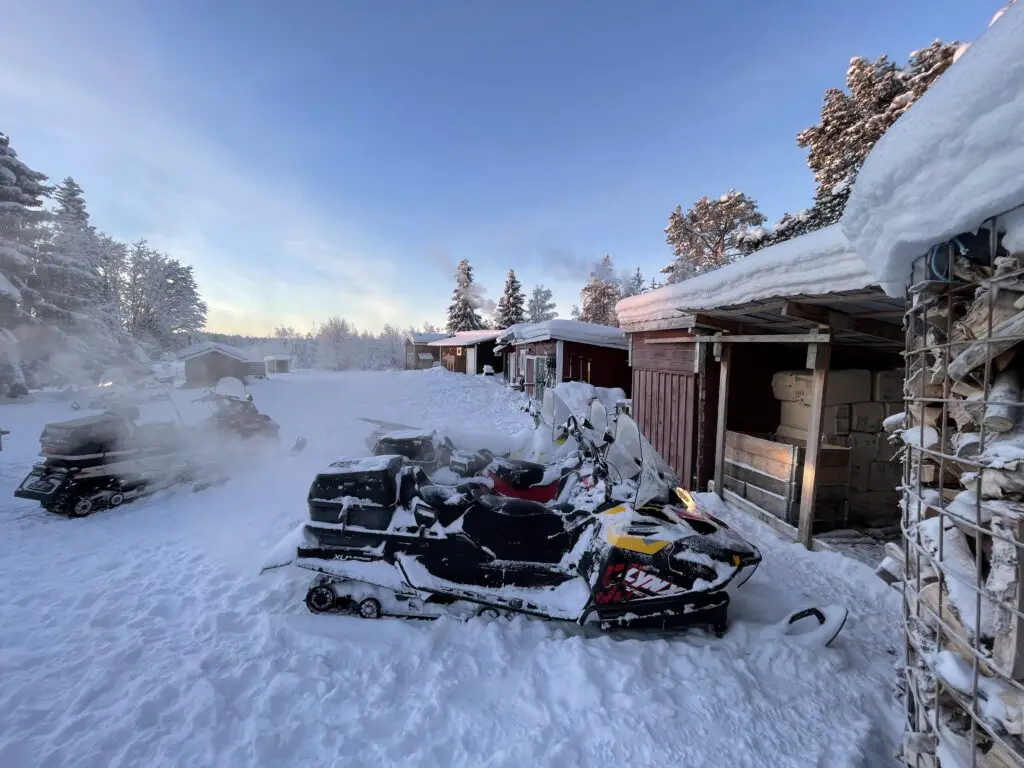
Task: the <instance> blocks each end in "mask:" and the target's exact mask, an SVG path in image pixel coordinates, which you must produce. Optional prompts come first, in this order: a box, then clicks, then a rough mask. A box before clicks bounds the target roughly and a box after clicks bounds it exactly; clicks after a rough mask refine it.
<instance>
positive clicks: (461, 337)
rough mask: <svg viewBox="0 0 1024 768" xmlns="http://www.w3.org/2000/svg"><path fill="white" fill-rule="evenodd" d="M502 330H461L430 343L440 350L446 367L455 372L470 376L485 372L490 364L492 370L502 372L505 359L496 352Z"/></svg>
mask: <svg viewBox="0 0 1024 768" xmlns="http://www.w3.org/2000/svg"><path fill="white" fill-rule="evenodd" d="M499 333H500V331H460V332H458V333H455V334H453V335H451V336H446V337H444V338H442V339H437V340H436V341H432V342H430V343H429V344H428V346H429V347H430V348H431V349H435V350H437V351H438V353H439V355H440V360H441V362H442V363H443V364H444V367H445V368H447V369H448V370H449V371H452V372H453V373H467V374H469V375H470V376H476V375H479V374H483V373H484V372H485V369H486V368H487V367H488V366H490V372H492V373H494V374H500V373H501V372H502V371H503V361H502V359H501V356H500V355H497V354H495V353H494V346H495V339H497V338H498V334H499Z"/></svg>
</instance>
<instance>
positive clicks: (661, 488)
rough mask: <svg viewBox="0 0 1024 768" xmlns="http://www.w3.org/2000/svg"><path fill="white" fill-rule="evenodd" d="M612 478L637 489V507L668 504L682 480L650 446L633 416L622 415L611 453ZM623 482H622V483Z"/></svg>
mask: <svg viewBox="0 0 1024 768" xmlns="http://www.w3.org/2000/svg"><path fill="white" fill-rule="evenodd" d="M608 465H609V467H610V468H611V470H612V475H616V473H617V474H618V475H619V476H620V477H621V481H631V482H632V483H633V484H635V485H636V486H637V489H636V498H635V500H634V504H635V506H638V507H639V506H643V505H644V504H647V503H648V502H654V501H668V500H670V499H671V498H672V489H673V488H675V487H676V486H677V485H679V479H678V477H677V476H676V474H675V472H673V471H672V468H671V467H670V466H669V465H668V462H666V461H665V459H664V458H662V456H661V454H659V453H658V452H657V451H656V450H654V446H653V445H651V444H650V443H649V442H648V441H647V439H646V438H644V436H643V434H642V433H641V432H640V427H639V426H638V425H637V423H636V422H635V421H633V419H632V417H630V416H628V415H626V414H620V415H619V417H618V419H617V420H616V425H615V441H614V442H613V443H612V445H611V447H610V448H609V450H608ZM621 481H620V482H621Z"/></svg>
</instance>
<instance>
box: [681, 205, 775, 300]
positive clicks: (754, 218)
mask: <svg viewBox="0 0 1024 768" xmlns="http://www.w3.org/2000/svg"><path fill="white" fill-rule="evenodd" d="M764 221H765V217H764V216H763V215H762V214H761V212H760V211H759V210H758V208H757V203H756V202H755V201H754V200H752V199H750V198H749V197H747V196H746V195H745V194H743V193H742V192H737V191H735V190H729V191H728V192H726V193H725V194H724V195H722V196H721V197H719V198H715V199H714V200H709V199H708V198H707V197H702V198H701V199H700V200H698V201H697V202H696V203H694V204H693V205H692V206H691V207H690V208H688V209H687V210H686V211H683V210H682V206H676V209H675V210H674V211H673V212H672V213H671V214H670V215H669V217H668V226H667V227H665V240H666V242H667V243H668V244H669V245H671V246H672V253H673V254H674V255H675V260H674V261H673V262H672V263H671V264H669V265H668V266H667V267H665V268H664V269H662V270H661V271H662V273H664V274H666V275H668V281H669V282H670V283H677V282H680V281H681V280H685V279H687V278H689V277H693V276H694V275H699V274H703V273H704V272H709V271H711V270H713V269H718V268H719V267H721V266H724V265H725V264H728V263H729V262H730V261H733V260H734V259H736V258H738V257H740V256H742V255H743V254H744V251H743V249H742V248H741V247H740V246H739V244H738V243H737V240H736V237H737V234H738V233H739V232H740V231H741V230H743V229H744V228H746V227H754V226H759V225H761V224H763V223H764Z"/></svg>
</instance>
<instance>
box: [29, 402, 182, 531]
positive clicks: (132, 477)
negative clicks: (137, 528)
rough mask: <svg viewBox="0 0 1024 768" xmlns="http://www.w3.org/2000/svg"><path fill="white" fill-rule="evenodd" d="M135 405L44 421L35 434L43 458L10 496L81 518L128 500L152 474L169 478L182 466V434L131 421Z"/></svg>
mask: <svg viewBox="0 0 1024 768" xmlns="http://www.w3.org/2000/svg"><path fill="white" fill-rule="evenodd" d="M138 418H139V409H138V408H137V407H136V406H122V407H119V408H116V409H112V410H108V411H106V412H104V413H100V414H95V415H92V416H84V417H82V418H78V419H72V420H70V421H62V422H57V423H52V424H47V425H46V426H45V427H44V428H43V432H42V435H41V436H40V438H39V442H40V445H41V451H40V453H41V455H42V456H44V457H45V461H43V462H42V463H40V464H36V466H35V467H33V468H32V471H31V472H30V473H29V474H28V476H27V477H26V478H25V479H24V480H22V481H21V485H19V486H18V488H17V489H16V490H15V491H14V495H15V496H17V497H18V498H22V499H32V500H34V501H38V502H40V503H41V504H42V505H43V507H44V508H45V509H47V510H48V511H50V512H55V513H57V514H62V515H72V516H77V517H83V516H85V515H88V514H90V513H92V512H95V511H96V510H99V509H104V508H109V507H118V506H120V505H121V504H123V503H124V502H126V501H129V500H131V499H134V498H135V497H137V496H139V495H140V494H141V493H143V491H145V490H146V489H147V488H149V486H150V485H151V484H152V482H153V480H154V479H155V478H161V479H171V478H174V477H175V476H176V475H177V474H178V473H180V472H184V471H185V469H186V466H187V463H188V462H187V459H186V458H185V456H186V452H185V451H184V450H183V444H182V434H181V431H180V429H179V427H178V425H177V424H175V423H173V422H155V423H150V424H141V425H140V424H137V423H136V421H137V419H138Z"/></svg>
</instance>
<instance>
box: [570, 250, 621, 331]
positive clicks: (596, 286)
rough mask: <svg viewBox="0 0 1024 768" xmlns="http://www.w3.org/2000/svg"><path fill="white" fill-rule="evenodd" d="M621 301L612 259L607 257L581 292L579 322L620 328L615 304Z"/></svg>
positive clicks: (598, 265)
mask: <svg viewBox="0 0 1024 768" xmlns="http://www.w3.org/2000/svg"><path fill="white" fill-rule="evenodd" d="M618 300H619V284H618V280H616V279H615V269H614V267H613V266H612V257H611V256H605V257H604V258H602V259H601V261H600V262H598V264H597V266H596V267H595V268H594V270H593V271H592V272H591V273H590V279H589V280H588V281H587V284H586V285H585V286H584V287H583V290H582V291H580V304H581V305H582V308H581V309H580V311H579V318H578V319H579V320H580V321H582V322H584V323H596V324H598V325H613V326H618V324H619V319H618V316H617V315H616V313H615V304H616V303H617V302H618Z"/></svg>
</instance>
